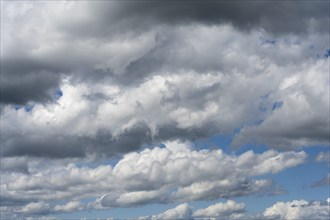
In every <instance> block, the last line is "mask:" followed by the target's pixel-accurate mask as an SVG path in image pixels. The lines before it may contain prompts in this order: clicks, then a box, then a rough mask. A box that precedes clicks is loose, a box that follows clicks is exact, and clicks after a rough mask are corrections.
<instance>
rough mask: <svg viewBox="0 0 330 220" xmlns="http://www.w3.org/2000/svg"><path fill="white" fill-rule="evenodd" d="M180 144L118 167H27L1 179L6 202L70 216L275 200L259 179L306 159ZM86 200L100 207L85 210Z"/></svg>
mask: <svg viewBox="0 0 330 220" xmlns="http://www.w3.org/2000/svg"><path fill="white" fill-rule="evenodd" d="M176 143H178V142H175V141H173V142H171V143H166V144H167V145H168V146H170V147H169V148H167V147H164V148H159V147H155V148H153V149H145V150H143V151H141V152H140V153H136V152H135V153H129V154H126V155H124V156H123V158H122V159H120V160H119V161H118V162H117V163H116V164H115V165H114V166H113V167H112V166H111V165H99V166H96V167H88V164H90V162H88V161H85V163H86V165H85V166H84V165H83V166H78V165H77V164H74V163H72V162H71V163H70V162H69V163H68V161H65V160H58V161H49V160H45V159H39V160H36V161H28V168H27V170H28V172H25V173H24V172H23V173H22V172H3V173H2V177H3V178H1V192H2V196H3V200H2V202H3V203H4V204H7V205H9V204H11V205H15V206H22V205H24V204H26V202H27V201H35V202H34V203H31V205H30V206H31V207H30V206H28V207H26V208H25V209H24V210H25V211H26V212H27V211H28V210H31V208H33V207H34V206H36V204H37V205H39V206H40V205H42V204H41V203H40V204H39V202H38V201H47V202H52V204H53V202H55V205H54V207H53V208H50V210H52V211H56V212H70V211H74V210H81V209H86V208H88V209H102V208H105V207H130V206H137V205H144V204H150V203H171V202H188V201H195V200H213V199H218V198H228V197H239V196H243V195H250V194H274V193H278V192H277V190H279V189H278V188H276V187H274V183H273V182H272V181H271V180H270V179H254V178H255V177H258V176H260V175H263V174H268V173H275V172H280V171H282V170H284V169H288V168H290V167H294V166H297V165H299V164H301V163H303V162H304V161H305V159H306V157H307V155H306V154H305V153H304V152H282V153H279V152H276V151H273V150H270V151H266V152H264V153H262V154H256V153H253V152H251V151H249V152H246V153H244V154H242V155H238V156H235V155H229V154H225V153H224V152H223V151H221V150H199V151H196V150H193V146H192V145H191V143H187V146H186V147H185V144H184V143H178V144H179V145H180V147H179V148H175V147H174V145H175V144H176ZM267 161H273V162H272V165H267V164H268V163H267V164H264V163H266V162H267ZM260 164H264V165H263V166H260ZM84 198H89V199H95V202H90V203H89V204H86V203H84V202H82V199H84ZM59 201H68V203H67V204H63V203H62V202H61V203H60V204H59V203H58V202H59ZM32 206H33V207H32ZM39 206H38V207H39ZM43 207H44V206H43Z"/></svg>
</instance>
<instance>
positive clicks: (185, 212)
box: [139, 203, 192, 220]
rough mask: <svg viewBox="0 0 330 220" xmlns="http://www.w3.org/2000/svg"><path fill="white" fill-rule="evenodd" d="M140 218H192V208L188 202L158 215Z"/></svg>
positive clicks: (152, 219)
mask: <svg viewBox="0 0 330 220" xmlns="http://www.w3.org/2000/svg"><path fill="white" fill-rule="evenodd" d="M139 219H150V220H156V219H192V208H191V207H190V206H189V205H188V204H187V203H183V204H180V205H178V206H176V207H175V208H173V209H169V210H166V211H165V212H163V213H160V214H158V215H153V216H144V217H139Z"/></svg>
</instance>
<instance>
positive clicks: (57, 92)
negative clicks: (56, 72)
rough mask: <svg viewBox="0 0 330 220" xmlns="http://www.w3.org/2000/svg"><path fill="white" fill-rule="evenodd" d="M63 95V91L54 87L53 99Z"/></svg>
mask: <svg viewBox="0 0 330 220" xmlns="http://www.w3.org/2000/svg"><path fill="white" fill-rule="evenodd" d="M62 96H63V92H62V90H60V89H56V90H55V92H54V99H55V100H58V99H59V98H61V97H62Z"/></svg>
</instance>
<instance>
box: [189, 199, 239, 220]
mask: <svg viewBox="0 0 330 220" xmlns="http://www.w3.org/2000/svg"><path fill="white" fill-rule="evenodd" d="M244 212H245V204H244V203H236V202H235V201H232V200H228V201H227V202H226V203H217V204H214V205H211V206H209V207H207V208H205V209H198V210H196V211H195V212H194V214H193V216H194V217H212V218H216V219H232V218H233V217H235V216H237V214H240V213H244Z"/></svg>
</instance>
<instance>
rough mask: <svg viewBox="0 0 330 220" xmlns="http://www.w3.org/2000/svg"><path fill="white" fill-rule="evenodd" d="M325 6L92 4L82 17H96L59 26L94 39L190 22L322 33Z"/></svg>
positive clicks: (288, 3) (273, 3)
mask: <svg viewBox="0 0 330 220" xmlns="http://www.w3.org/2000/svg"><path fill="white" fill-rule="evenodd" d="M87 5H88V6H87ZM328 6H329V3H328V2H326V1H317V2H309V1H303V2H296V1H246V2H244V1H135V2H130V1H129V2H114V3H112V2H97V3H95V2H92V3H88V4H86V8H88V10H86V11H84V12H86V13H87V15H85V16H82V17H83V18H92V17H93V15H95V14H97V15H98V16H97V17H93V19H90V20H89V22H85V23H83V22H81V23H77V21H73V22H71V23H70V22H69V23H66V24H63V25H66V27H67V28H68V30H71V31H72V33H73V34H75V35H76V34H78V35H79V36H88V37H94V36H95V35H94V33H98V34H101V36H102V35H103V36H106V35H108V34H110V33H111V31H114V32H116V31H123V30H124V31H136V32H138V31H141V30H146V29H148V28H152V27H153V26H157V25H162V24H164V25H187V24H188V25H189V24H193V23H204V24H207V25H218V24H221V23H228V24H232V25H234V26H235V27H237V28H239V29H243V30H251V29H257V28H263V29H265V30H266V31H269V32H272V33H275V34H287V33H304V32H306V31H311V30H313V31H326V30H325V29H326V28H324V27H328V22H329V18H328V15H329V12H328ZM81 10H82V11H83V10H84V9H81ZM92 24H93V25H92ZM113 24H114V27H115V28H114V27H113Z"/></svg>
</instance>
